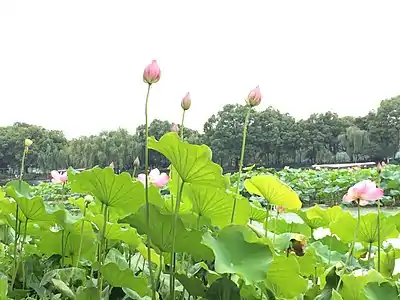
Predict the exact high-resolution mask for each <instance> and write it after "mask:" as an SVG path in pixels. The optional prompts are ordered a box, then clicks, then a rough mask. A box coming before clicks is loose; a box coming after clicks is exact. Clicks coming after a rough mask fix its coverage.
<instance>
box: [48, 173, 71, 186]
mask: <svg viewBox="0 0 400 300" xmlns="http://www.w3.org/2000/svg"><path fill="white" fill-rule="evenodd" d="M50 174H51V177H53V179H52V180H51V181H52V182H54V183H63V184H64V183H66V182H67V181H68V174H67V172H64V173H58V172H57V171H56V170H53V171H51V173H50Z"/></svg>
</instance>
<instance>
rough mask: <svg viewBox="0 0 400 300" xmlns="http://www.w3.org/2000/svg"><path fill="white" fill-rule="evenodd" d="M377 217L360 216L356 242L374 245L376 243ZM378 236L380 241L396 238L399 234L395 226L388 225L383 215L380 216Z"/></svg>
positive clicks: (388, 222) (369, 215) (373, 215)
mask: <svg viewBox="0 0 400 300" xmlns="http://www.w3.org/2000/svg"><path fill="white" fill-rule="evenodd" d="M377 228H378V215H377V214H376V213H369V214H366V215H363V216H361V221H360V227H359V229H358V234H357V240H358V241H359V242H365V243H372V244H375V243H377V241H378V230H377ZM379 231H380V234H381V241H384V240H386V239H388V238H395V237H398V235H399V233H398V231H397V229H396V226H395V225H394V224H392V223H390V220H388V219H387V217H385V216H384V215H383V214H381V215H380V230H379Z"/></svg>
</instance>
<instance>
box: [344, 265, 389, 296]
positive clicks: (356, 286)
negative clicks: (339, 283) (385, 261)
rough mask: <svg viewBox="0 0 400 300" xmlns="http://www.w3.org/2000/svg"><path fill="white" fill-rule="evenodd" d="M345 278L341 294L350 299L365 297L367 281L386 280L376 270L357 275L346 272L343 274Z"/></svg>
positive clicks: (379, 281)
mask: <svg viewBox="0 0 400 300" xmlns="http://www.w3.org/2000/svg"><path fill="white" fill-rule="evenodd" d="M342 278H343V289H342V291H341V295H342V297H343V299H346V300H347V299H349V300H359V299H365V295H364V287H365V286H366V285H367V283H370V282H376V283H381V282H384V281H385V279H384V278H383V276H382V275H381V274H379V273H378V271H376V270H369V271H368V273H367V274H365V275H361V276H355V275H353V274H346V275H343V276H342ZM384 299H386V298H384Z"/></svg>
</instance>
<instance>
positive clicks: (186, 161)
mask: <svg viewBox="0 0 400 300" xmlns="http://www.w3.org/2000/svg"><path fill="white" fill-rule="evenodd" d="M148 145H149V149H152V150H155V151H157V152H160V153H161V154H163V155H164V156H165V157H166V158H167V159H168V160H169V161H170V162H171V164H172V165H173V166H174V168H175V169H176V172H178V174H179V176H180V177H181V178H182V180H183V181H184V182H188V183H193V184H200V185H207V186H213V187H216V188H225V179H224V177H223V176H222V168H221V167H220V166H219V165H217V164H216V163H214V162H213V161H212V159H211V158H212V153H211V149H210V148H209V147H207V146H206V145H201V146H199V145H191V144H189V143H187V142H183V141H181V139H180V138H179V137H178V135H177V134H176V133H175V132H169V133H166V134H164V135H163V136H162V137H161V138H160V140H159V141H156V139H155V138H154V137H149V139H148Z"/></svg>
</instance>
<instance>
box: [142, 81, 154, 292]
mask: <svg viewBox="0 0 400 300" xmlns="http://www.w3.org/2000/svg"><path fill="white" fill-rule="evenodd" d="M150 88H151V83H149V84H148V87H147V94H146V106H145V119H146V127H145V138H146V140H145V151H144V174H145V186H144V191H145V199H146V227H147V228H149V227H150V202H149V142H148V139H149V120H148V106H149V105H148V104H149V95H150ZM146 237H147V238H146V246H147V260H148V265H149V274H150V283H151V291H152V292H151V299H152V300H156V287H155V284H154V278H153V270H152V269H151V249H150V246H151V237H150V235H149V234H147V235H146Z"/></svg>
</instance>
